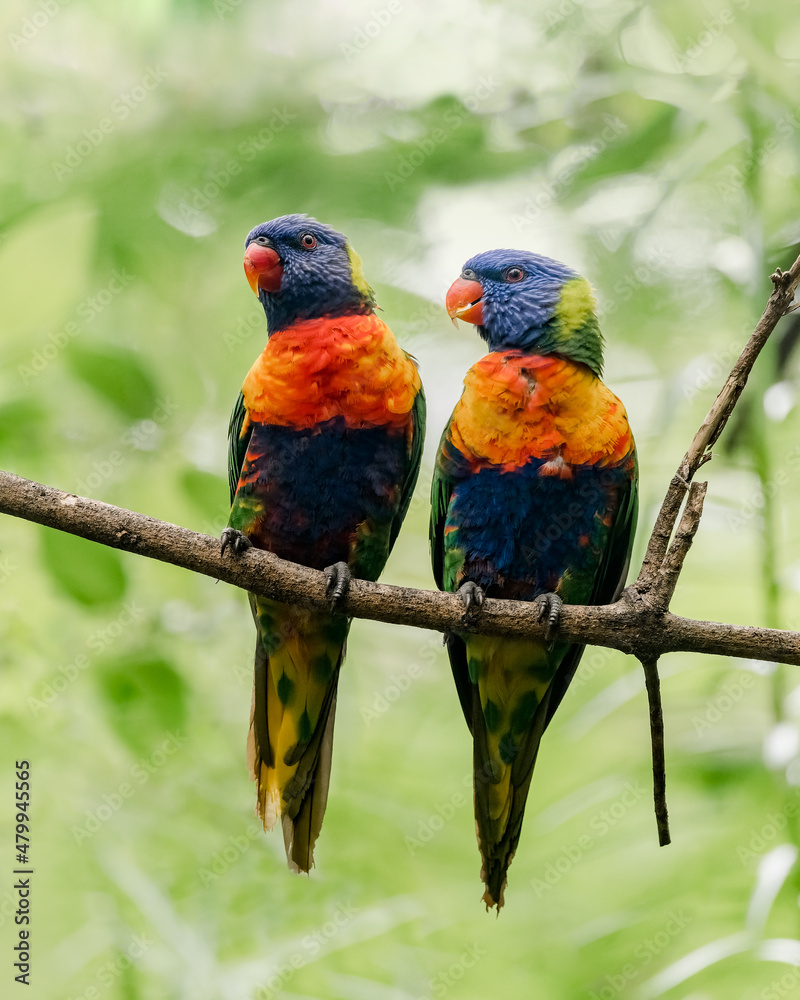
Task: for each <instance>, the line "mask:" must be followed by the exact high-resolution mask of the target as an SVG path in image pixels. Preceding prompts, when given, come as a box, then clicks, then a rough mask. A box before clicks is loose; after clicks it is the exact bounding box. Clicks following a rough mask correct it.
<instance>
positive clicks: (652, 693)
mask: <svg viewBox="0 0 800 1000" xmlns="http://www.w3.org/2000/svg"><path fill="white" fill-rule="evenodd" d="M641 664H642V667H643V669H644V684H645V687H646V689H647V703H648V705H649V706H650V743H651V745H652V748H653V805H654V807H655V813H656V826H657V827H658V843H659V846H661V847H666V845H667V844H669V843H670V842H671V838H670V835H669V815H668V814H667V768H666V763H665V760H664V713H663V712H662V710H661V682H660V680H659V678H658V657H656V656H653V657H643V658H642V660H641Z"/></svg>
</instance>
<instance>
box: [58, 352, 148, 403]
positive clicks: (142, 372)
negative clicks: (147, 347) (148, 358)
mask: <svg viewBox="0 0 800 1000" xmlns="http://www.w3.org/2000/svg"><path fill="white" fill-rule="evenodd" d="M67 359H68V361H69V364H70V367H71V368H72V371H73V372H74V373H75V375H77V376H78V378H79V379H81V381H83V382H85V383H86V385H88V386H89V387H90V388H91V389H93V390H94V392H95V393H97V395H98V396H100V397H101V398H102V399H104V400H105V401H106V402H107V403H111V405H112V406H114V407H115V408H116V409H117V410H119V412H120V413H121V414H122V415H123V416H124V417H129V418H132V419H134V420H142V419H144V418H145V417H149V416H150V415H151V414H152V412H153V410H154V409H155V407H156V402H157V394H158V393H157V389H156V383H155V380H154V379H153V376H152V375H151V374H150V372H149V371H148V369H147V366H146V365H145V364H144V362H143V361H142V359H141V357H140V356H139V355H138V354H136V353H135V352H134V351H130V350H128V349H127V348H125V347H116V346H111V345H107V344H105V345H103V346H97V345H95V346H92V347H85V346H80V347H79V346H77V345H76V346H73V347H72V348H71V349H70V351H69V352H68V354H67Z"/></svg>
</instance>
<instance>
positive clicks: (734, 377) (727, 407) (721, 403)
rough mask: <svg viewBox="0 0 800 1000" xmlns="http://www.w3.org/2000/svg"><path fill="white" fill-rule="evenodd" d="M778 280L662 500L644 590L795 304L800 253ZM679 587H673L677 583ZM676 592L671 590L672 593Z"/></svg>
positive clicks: (641, 579)
mask: <svg viewBox="0 0 800 1000" xmlns="http://www.w3.org/2000/svg"><path fill="white" fill-rule="evenodd" d="M770 280H771V281H772V283H773V284H774V286H775V288H774V289H773V292H772V294H771V295H770V297H769V300H768V302H767V305H766V307H765V309H764V312H763V313H762V315H761V319H760V320H759V321H758V323H757V324H756V328H755V330H754V331H753V333H752V336H751V337H750V339H749V340H748V342H747V344H746V345H745V348H744V350H743V351H742V353H741V355H740V356H739V360H738V361H737V362H736V364H735V365H734V366H733V369H732V371H731V373H730V375H729V376H728V377H727V379H726V380H725V384H724V385H723V387H722V389H720V391H719V394H718V396H717V398H716V399H715V400H714V404H713V406H712V407H711V409H710V410H709V411H708V414H707V415H706V418H705V420H704V421H703V422H702V424H701V425H700V428H699V430H698V431H697V433H696V434H695V436H694V439H693V440H692V443H691V444H690V445H689V450H688V451H687V452H686V454H685V455H684V456H683V460H682V461H681V464H680V465H679V466H678V471H677V472H676V474H675V475H674V476H673V478H672V482H671V483H670V484H669V489H668V490H667V495H666V496H665V497H664V501H663V503H662V505H661V510H660V511H659V514H658V517H657V518H656V523H655V526H654V528H653V533H652V534H651V536H650V541H649V543H648V545H647V552H646V554H645V557H644V562H643V563H642V568H641V570H640V571H639V576H638V579H637V580H636V583H635V584H634V585H633V586H634V589H635V590H636V591H637V592H638V593H639V594H646V593H648V592H649V591H650V590H652V589H653V588H654V586H655V585H656V579H657V577H658V575H659V573H660V572H661V571H662V567H663V564H664V558H665V556H666V554H667V547H668V545H669V541H670V538H671V537H672V531H673V529H674V527H675V521H676V520H677V518H678V512H679V511H680V508H681V502H682V500H683V496H684V494H685V493H686V491H687V490H688V489H689V484H690V483H691V481H692V478H693V477H694V474H695V473H696V472H697V470H698V469H699V468H700V466H701V465H704V464H705V463H706V462H707V461H708V460H709V459H710V457H711V455H710V453H709V451H708V449H709V448H711V447H712V445H714V443H715V442H716V441H717V440H718V439H719V436H720V434H721V433H722V430H723V428H724V427H725V424H726V423H727V422H728V418H729V417H730V415H731V413H732V412H733V408H734V407H735V406H736V403H737V402H738V401H739V397H740V396H741V394H742V392H743V391H744V387H745V385H746V384H747V379H748V377H749V375H750V372H751V371H752V370H753V365H754V364H755V363H756V359H757V358H758V355H759V354H760V353H761V349H762V348H763V347H764V345H765V344H766V342H767V340H768V339H769V335H770V334H771V333H772V331H773V330H774V329H775V327H776V326H777V323H778V320H779V319H780V318H781V316H783V315H784V314H785V313H787V312H788V311H789V309H790V308H791V306H792V299H793V298H794V294H795V291H796V289H797V285H798V282H800V257H798V258H797V260H796V261H795V262H794V264H792V266H791V268H790V269H789V270H788V271H781V270H780V268H778V270H776V271H775V273H774V274H772V275H771V276H770ZM673 590H674V587H673ZM670 596H671V593H670Z"/></svg>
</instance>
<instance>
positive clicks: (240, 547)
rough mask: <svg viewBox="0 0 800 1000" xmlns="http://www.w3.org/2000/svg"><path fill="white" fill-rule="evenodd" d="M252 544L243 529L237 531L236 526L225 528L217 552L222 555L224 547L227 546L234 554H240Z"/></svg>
mask: <svg viewBox="0 0 800 1000" xmlns="http://www.w3.org/2000/svg"><path fill="white" fill-rule="evenodd" d="M252 546H253V543H252V542H251V541H250V539H249V538H248V537H247V535H245V534H244V532H243V531H239V530H238V529H237V528H226V529H225V530H224V531H223V532H222V535H221V537H220V546H219V554H220V555H221V556H224V555H225V549H227V548H229V549H230V550H231V552H232V553H233V554H234V555H235V556H240V555H241V554H242V553H243V552H246V551H247V550H248V549H249V548H252Z"/></svg>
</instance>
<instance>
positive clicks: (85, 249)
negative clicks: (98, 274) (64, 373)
mask: <svg viewBox="0 0 800 1000" xmlns="http://www.w3.org/2000/svg"><path fill="white" fill-rule="evenodd" d="M94 232H95V210H94V208H93V207H92V206H90V205H88V204H87V203H85V202H82V201H81V202H75V201H71V202H67V203H66V204H61V205H59V206H57V207H54V206H52V205H48V206H47V208H43V209H41V210H39V211H37V212H34V213H32V214H31V215H30V216H29V217H28V218H26V219H25V220H24V221H23V222H21V223H19V224H18V225H17V226H16V227H15V228H14V229H12V230H11V232H10V234H9V235H8V239H7V240H6V241H5V242H4V243H3V246H2V248H0V326H2V329H3V336H4V338H7V337H9V336H10V335H11V334H13V333H14V332H16V333H18V334H22V333H31V332H33V331H39V330H46V329H48V328H52V327H57V326H59V325H60V324H62V323H63V322H64V321H65V320H66V319H67V315H68V312H69V310H70V309H71V307H72V306H73V305H75V304H76V302H77V300H78V299H79V297H80V296H81V294H82V293H83V291H84V289H85V287H86V282H87V277H88V272H89V261H90V258H91V254H92V250H93V248H94Z"/></svg>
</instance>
